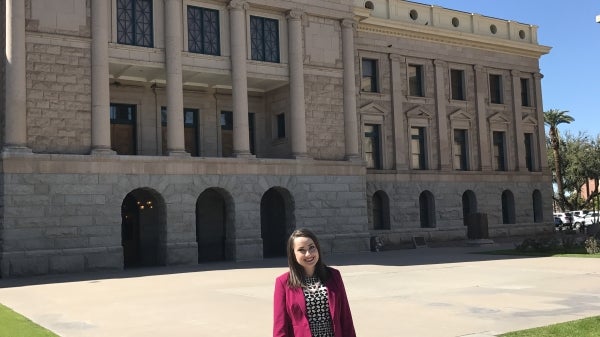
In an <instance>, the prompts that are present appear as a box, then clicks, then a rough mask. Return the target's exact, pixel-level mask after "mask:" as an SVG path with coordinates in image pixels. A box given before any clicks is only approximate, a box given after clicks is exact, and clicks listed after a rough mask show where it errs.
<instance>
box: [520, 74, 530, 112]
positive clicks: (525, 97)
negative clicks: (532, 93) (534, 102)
mask: <svg viewBox="0 0 600 337" xmlns="http://www.w3.org/2000/svg"><path fill="white" fill-rule="evenodd" d="M521 106H531V99H530V98H529V79H527V78H522V79H521Z"/></svg>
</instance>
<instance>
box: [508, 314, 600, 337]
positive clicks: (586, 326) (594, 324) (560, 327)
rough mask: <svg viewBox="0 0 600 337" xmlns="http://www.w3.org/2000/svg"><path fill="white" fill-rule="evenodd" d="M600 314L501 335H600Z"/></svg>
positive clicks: (542, 336)
mask: <svg viewBox="0 0 600 337" xmlns="http://www.w3.org/2000/svg"><path fill="white" fill-rule="evenodd" d="M599 326H600V316H596V317H589V318H584V319H580V320H577V321H571V322H566V323H559V324H553V325H548V326H544V327H541V328H534V329H527V330H521V331H514V332H509V333H505V334H502V335H500V336H499V337H600V329H598V327H599Z"/></svg>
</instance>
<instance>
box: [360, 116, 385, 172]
mask: <svg viewBox="0 0 600 337" xmlns="http://www.w3.org/2000/svg"><path fill="white" fill-rule="evenodd" d="M364 130H365V134H364V138H363V149H364V151H365V161H366V162H367V168H372V169H381V158H380V155H379V149H380V147H379V146H380V145H379V140H380V138H379V137H380V136H379V125H376V124H365V129H364Z"/></svg>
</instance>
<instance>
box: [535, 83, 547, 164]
mask: <svg viewBox="0 0 600 337" xmlns="http://www.w3.org/2000/svg"><path fill="white" fill-rule="evenodd" d="M542 78H544V75H542V74H540V73H535V74H533V79H534V90H535V103H534V104H535V112H536V115H537V133H538V134H537V136H538V137H537V139H538V142H537V144H536V149H537V150H538V155H537V156H536V162H537V163H539V164H538V165H539V166H538V167H539V170H540V171H542V172H546V171H548V160H547V158H548V155H547V154H546V131H545V129H544V107H543V104H542Z"/></svg>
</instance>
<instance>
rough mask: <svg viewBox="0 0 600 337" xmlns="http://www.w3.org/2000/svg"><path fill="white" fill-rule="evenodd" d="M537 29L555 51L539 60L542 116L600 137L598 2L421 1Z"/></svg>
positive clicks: (567, 128)
mask: <svg viewBox="0 0 600 337" xmlns="http://www.w3.org/2000/svg"><path fill="white" fill-rule="evenodd" d="M417 2H420V3H425V4H429V5H437V6H440V7H445V8H449V9H456V10H460V11H463V12H469V13H477V14H482V15H486V16H491V17H495V18H499V19H505V20H512V21H518V22H521V23H527V24H532V25H536V26H538V42H539V43H540V44H542V45H545V46H548V47H552V49H551V50H550V53H549V54H547V55H544V56H542V58H541V60H540V69H541V73H542V74H543V75H544V78H543V79H542V95H543V100H544V111H547V110H549V109H559V110H568V111H569V115H571V116H573V118H575V121H574V122H573V123H571V124H568V125H567V124H561V125H560V126H559V129H560V131H561V132H564V131H569V132H571V133H573V134H577V133H578V132H580V131H582V132H586V133H587V134H588V135H590V136H593V137H595V136H597V135H599V134H600V23H596V15H600V1H598V0H578V1H567V0H429V1H417Z"/></svg>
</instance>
